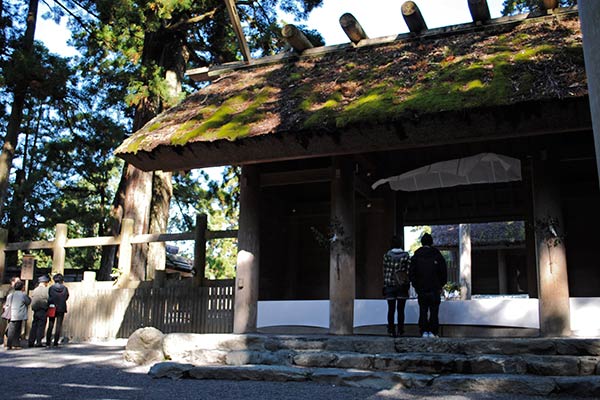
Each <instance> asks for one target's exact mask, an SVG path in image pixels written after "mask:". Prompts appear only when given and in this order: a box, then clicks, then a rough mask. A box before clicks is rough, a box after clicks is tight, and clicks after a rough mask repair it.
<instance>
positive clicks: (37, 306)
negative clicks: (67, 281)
mask: <svg viewBox="0 0 600 400" xmlns="http://www.w3.org/2000/svg"><path fill="white" fill-rule="evenodd" d="M49 282H50V278H48V276H47V275H42V276H40V277H39V278H38V286H37V287H36V288H35V289H34V290H33V292H31V311H33V322H32V323H31V332H29V347H34V346H35V347H45V345H44V344H43V343H42V340H43V339H44V334H45V333H46V321H47V318H46V313H47V312H48V283H49Z"/></svg>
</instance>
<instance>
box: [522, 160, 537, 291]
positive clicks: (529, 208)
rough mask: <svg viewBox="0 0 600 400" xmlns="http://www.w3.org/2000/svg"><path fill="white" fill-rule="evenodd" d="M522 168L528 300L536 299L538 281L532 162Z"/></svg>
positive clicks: (528, 161) (525, 163)
mask: <svg viewBox="0 0 600 400" xmlns="http://www.w3.org/2000/svg"><path fill="white" fill-rule="evenodd" d="M521 165H522V168H523V173H522V174H521V175H522V176H523V184H522V188H523V198H524V199H527V201H526V204H525V209H526V214H525V255H526V262H527V265H526V268H527V294H528V295H529V298H530V299H537V298H538V279H537V256H536V251H535V230H534V227H533V226H534V221H535V217H534V215H533V182H532V181H531V178H532V170H533V160H532V158H531V157H528V158H527V159H526V160H525V162H523V163H521Z"/></svg>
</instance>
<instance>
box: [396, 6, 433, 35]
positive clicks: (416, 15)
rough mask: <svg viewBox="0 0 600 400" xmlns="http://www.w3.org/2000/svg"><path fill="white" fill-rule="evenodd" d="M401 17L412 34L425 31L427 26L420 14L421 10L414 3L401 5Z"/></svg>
mask: <svg viewBox="0 0 600 400" xmlns="http://www.w3.org/2000/svg"><path fill="white" fill-rule="evenodd" d="M401 10H402V17H404V22H406V26H408V30H409V31H411V32H412V33H420V32H422V31H426V30H427V24H426V23H425V19H424V18H423V14H421V10H419V7H418V6H417V5H416V4H415V2H414V1H405V2H404V3H403V4H402V8H401Z"/></svg>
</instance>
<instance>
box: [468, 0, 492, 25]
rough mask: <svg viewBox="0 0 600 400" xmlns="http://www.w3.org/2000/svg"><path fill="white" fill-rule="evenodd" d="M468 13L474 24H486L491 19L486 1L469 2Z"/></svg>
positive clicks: (471, 0)
mask: <svg viewBox="0 0 600 400" xmlns="http://www.w3.org/2000/svg"><path fill="white" fill-rule="evenodd" d="M469 12H470V13H471V18H473V22H475V23H478V22H479V23H481V22H487V21H489V20H490V19H491V18H492V17H491V16H490V8H489V7H488V3H487V0H469Z"/></svg>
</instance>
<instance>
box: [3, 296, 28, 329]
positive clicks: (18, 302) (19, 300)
mask: <svg viewBox="0 0 600 400" xmlns="http://www.w3.org/2000/svg"><path fill="white" fill-rule="evenodd" d="M6 301H7V302H10V320H11V321H25V320H27V307H28V306H29V304H31V299H30V298H29V296H27V295H26V294H25V293H23V292H22V291H20V290H18V291H15V292H13V293H11V294H10V295H9V296H8V299H6Z"/></svg>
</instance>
